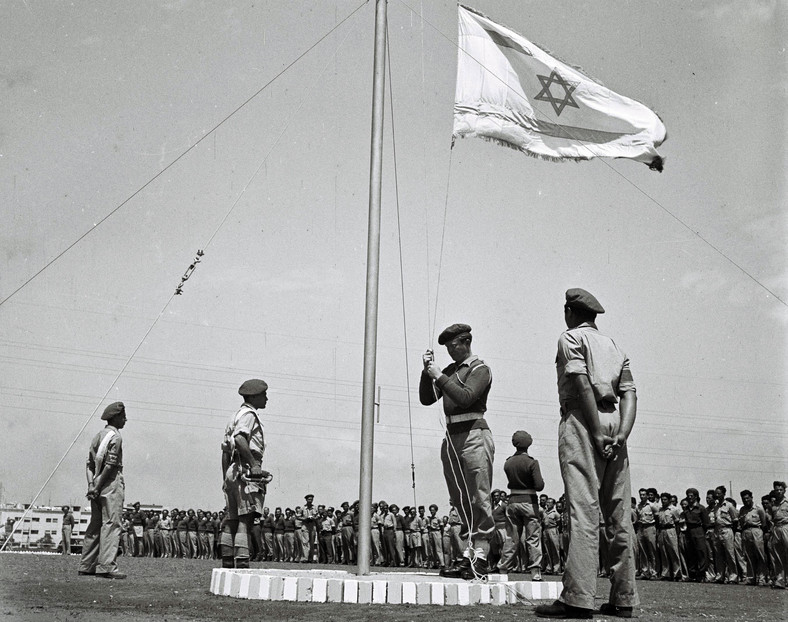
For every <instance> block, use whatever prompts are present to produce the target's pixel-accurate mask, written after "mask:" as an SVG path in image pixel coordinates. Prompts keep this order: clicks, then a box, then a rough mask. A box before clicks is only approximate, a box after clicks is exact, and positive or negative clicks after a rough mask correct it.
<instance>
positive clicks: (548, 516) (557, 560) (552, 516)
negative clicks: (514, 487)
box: [542, 498, 561, 574]
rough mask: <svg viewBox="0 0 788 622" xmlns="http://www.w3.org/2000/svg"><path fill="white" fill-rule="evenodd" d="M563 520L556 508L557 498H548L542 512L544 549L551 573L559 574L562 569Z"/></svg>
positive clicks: (548, 570) (548, 569)
mask: <svg viewBox="0 0 788 622" xmlns="http://www.w3.org/2000/svg"><path fill="white" fill-rule="evenodd" d="M560 522H561V515H560V514H559V513H558V511H557V510H556V509H555V499H552V498H551V499H548V500H547V507H546V508H545V510H544V513H543V514H542V533H543V534H544V536H545V537H544V539H543V540H544V542H546V543H547V549H546V550H545V551H544V554H545V557H547V559H548V562H547V572H548V573H549V574H559V573H560V571H561V553H560V551H561V544H560V538H559V532H558V526H559V523H560Z"/></svg>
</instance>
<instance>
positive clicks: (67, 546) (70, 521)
mask: <svg viewBox="0 0 788 622" xmlns="http://www.w3.org/2000/svg"><path fill="white" fill-rule="evenodd" d="M61 509H62V510H63V524H62V525H61V528H60V530H61V535H62V539H61V542H62V543H63V555H71V532H72V531H73V529H74V514H73V513H72V512H71V506H68V505H64V506H63V507H62V508H61Z"/></svg>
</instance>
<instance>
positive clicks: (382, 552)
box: [121, 481, 788, 588]
mask: <svg viewBox="0 0 788 622" xmlns="http://www.w3.org/2000/svg"><path fill="white" fill-rule="evenodd" d="M784 493H785V485H784V483H783V482H779V481H778V482H774V490H773V491H772V492H771V493H770V494H769V495H765V496H763V497H762V498H761V504H755V503H754V498H753V495H752V493H751V492H750V491H749V490H744V491H742V492H741V499H742V503H741V506H739V504H738V503H737V502H736V501H735V500H734V499H733V498H731V497H728V496H727V490H726V488H725V487H724V486H718V487H717V488H716V489H713V490H708V491H707V494H706V505H705V506H704V505H702V504H701V503H700V499H699V493H698V491H697V490H696V489H694V488H689V489H687V491H686V497H684V498H683V499H681V500H680V501H679V499H678V497H677V496H676V495H672V494H670V493H667V492H663V493H662V494H659V493H658V491H657V490H656V489H655V488H641V489H640V490H639V491H638V494H639V497H640V498H639V500H637V499H635V498H634V497H633V498H632V525H633V528H634V532H635V538H636V541H637V545H638V546H637V547H635V555H636V567H637V568H638V571H637V575H636V576H637V577H638V578H640V579H644V580H649V579H661V580H673V581H697V582H718V583H747V584H748V585H771V586H773V587H778V588H782V587H784V586H785V567H786V562H785V547H786V527H788V501H786V499H785V496H784ZM313 500H314V495H312V494H309V495H306V497H305V504H304V505H303V506H296V507H295V509H291V508H285V509H284V511H283V510H282V508H275V509H274V512H270V510H269V508H267V507H266V508H264V510H263V515H262V516H260V517H257V518H256V519H255V522H254V526H253V529H252V538H251V540H252V548H253V553H252V560H253V561H275V562H292V563H323V564H332V563H337V564H353V563H356V561H357V557H356V554H357V539H358V538H357V534H358V523H359V513H358V502H355V503H353V504H352V505H351V504H349V503H348V502H344V503H342V504H341V506H340V508H339V509H336V510H335V509H334V508H333V507H331V506H325V505H317V506H315V505H314V503H313ZM492 505H493V517H494V519H495V523H496V532H495V534H494V536H493V538H492V541H491V550H490V559H489V565H490V567H491V568H492V569H493V571H498V572H524V571H528V570H530V571H531V572H532V574H533V579H534V580H540V579H541V574H542V573H545V574H561V573H562V572H563V569H564V560H565V556H566V551H567V549H568V540H569V534H570V520H569V515H568V511H567V510H566V504H565V500H564V497H563V496H562V497H561V498H559V499H558V500H555V499H553V498H550V497H548V496H547V495H544V494H542V495H540V498H539V515H538V519H536V520H534V521H532V523H531V524H527V525H526V528H525V529H524V530H523V532H522V533H521V534H518V533H516V530H514V529H513V527H512V524H511V521H510V520H509V519H508V517H507V512H506V508H507V505H508V503H507V494H506V492H505V491H501V490H494V491H492ZM438 510H439V507H438V506H437V505H435V504H433V505H430V506H429V508H425V506H418V507H409V506H404V507H403V508H402V509H401V510H400V508H399V507H398V506H397V505H396V504H393V503H392V504H388V503H386V501H380V502H378V503H374V504H373V506H372V508H371V512H372V516H371V527H372V531H371V555H372V559H371V562H372V564H373V565H377V566H409V567H418V568H443V567H448V566H449V565H451V563H452V562H453V561H454V560H456V559H457V558H458V557H459V556H460V555H461V552H462V550H463V547H464V544H463V542H462V541H461V540H460V536H459V533H460V525H461V521H460V517H459V514H458V513H457V510H456V509H455V508H454V507H453V506H451V507H450V509H449V513H448V514H446V515H442V516H440V515H439V514H438ZM427 511H429V513H427ZM223 519H224V512H209V511H205V512H204V511H203V510H200V509H198V510H196V511H195V510H193V509H189V510H183V511H180V510H178V509H177V508H176V509H173V510H172V511H168V510H162V511H161V512H158V511H157V512H154V511H151V510H148V511H144V510H140V509H139V504H138V503H137V504H135V505H134V509H132V510H128V511H126V512H124V515H123V533H122V536H121V548H122V551H123V554H124V555H135V556H149V557H183V558H202V559H216V558H218V557H219V551H218V546H217V543H218V541H219V533H220V531H221V526H222V521H223ZM604 533H605V529H604V524H603V523H601V524H600V534H601V535H602V537H601V538H600V543H601V544H600V555H599V574H600V576H606V575H608V574H609V572H610V569H609V566H608V561H607V555H606V545H605V537H604Z"/></svg>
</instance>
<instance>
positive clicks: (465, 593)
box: [457, 583, 471, 605]
mask: <svg viewBox="0 0 788 622" xmlns="http://www.w3.org/2000/svg"><path fill="white" fill-rule="evenodd" d="M457 604H458V605H470V604H471V586H470V585H468V584H467V583H458V584H457Z"/></svg>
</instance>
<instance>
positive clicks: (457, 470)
mask: <svg viewBox="0 0 788 622" xmlns="http://www.w3.org/2000/svg"><path fill="white" fill-rule="evenodd" d="M471 342H472V336H471V327H470V326H468V325H467V324H453V325H451V326H449V327H448V328H447V329H445V330H444V331H443V332H442V333H441V334H440V336H439V337H438V343H439V344H440V345H445V346H446V349H447V351H448V353H449V356H450V357H451V359H452V360H453V361H454V362H453V363H452V364H451V365H449V366H448V367H446V368H445V369H443V370H441V369H440V367H438V366H437V365H436V364H435V362H434V360H433V357H432V352H431V351H429V352H428V353H427V354H426V355H425V356H424V357H423V362H424V370H423V371H422V374H421V380H420V383H419V399H420V401H421V403H422V404H423V405H425V406H429V405H430V404H434V403H435V402H437V401H438V400H439V399H441V398H443V411H444V413H445V415H446V437H445V438H444V440H443V444H442V446H441V461H442V463H443V474H444V478H445V480H446V485H447V487H448V489H449V496H450V497H451V499H452V502H453V503H454V505H455V507H457V508H458V509H459V510H460V512H459V515H460V519H461V521H462V532H461V534H460V537H461V539H462V540H463V542H464V544H465V547H464V548H465V550H464V552H463V558H462V560H460V562H459V563H458V564H457V565H456V566H454V567H453V568H445V569H443V570H442V571H441V575H442V576H445V577H460V578H463V579H473V578H474V577H477V576H480V575H485V574H487V572H488V571H489V568H488V565H487V555H488V553H489V552H490V538H491V537H492V534H493V532H494V531H495V521H494V520H493V516H492V504H491V501H490V490H491V488H492V466H493V459H494V456H495V444H494V443H493V437H492V432H491V431H490V426H489V425H487V421H486V420H485V418H484V413H485V412H486V411H487V396H488V394H489V392H490V386H491V384H492V374H491V372H490V368H489V367H488V366H487V365H486V364H485V363H484V361H482V360H481V359H480V358H479V357H478V356H474V354H473V353H472V352H471Z"/></svg>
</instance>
